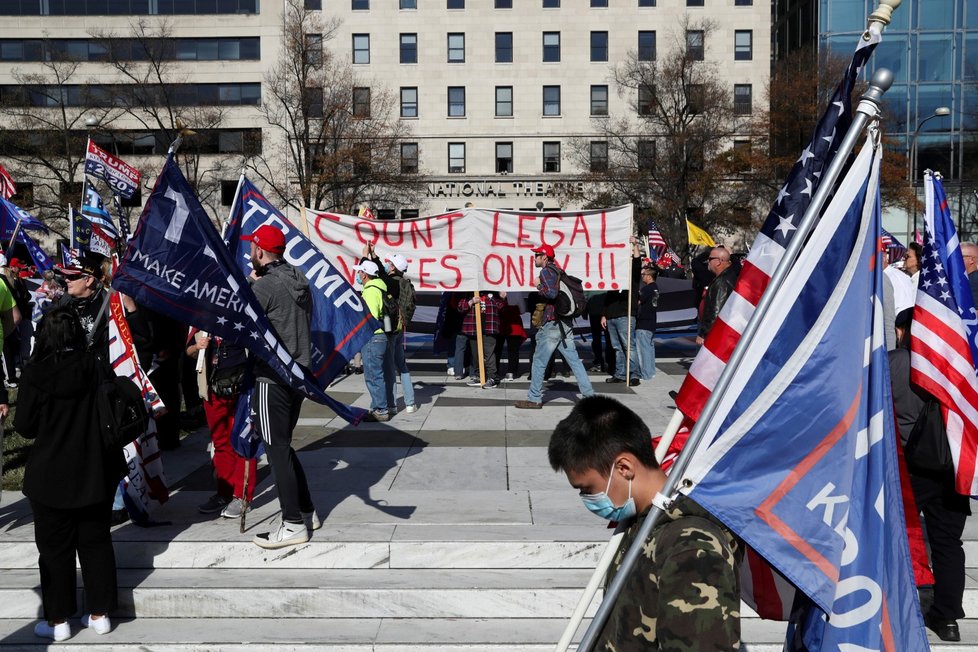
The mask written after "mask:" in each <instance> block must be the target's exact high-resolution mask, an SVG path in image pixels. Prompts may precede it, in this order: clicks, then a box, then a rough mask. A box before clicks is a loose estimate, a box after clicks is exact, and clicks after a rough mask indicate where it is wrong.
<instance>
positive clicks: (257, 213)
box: [224, 177, 380, 388]
mask: <svg viewBox="0 0 978 652" xmlns="http://www.w3.org/2000/svg"><path fill="white" fill-rule="evenodd" d="M263 224H271V225H272V226H274V227H276V228H278V229H281V231H282V233H284V234H285V259H286V260H287V261H288V262H289V263H290V264H292V265H294V266H295V267H297V268H299V269H300V270H301V271H302V273H303V274H305V276H306V278H307V279H309V291H310V294H311V295H312V300H313V308H312V324H311V331H312V332H311V335H312V347H313V350H312V369H311V371H312V373H313V375H314V376H315V377H316V380H317V381H319V384H320V386H321V387H324V388H325V387H326V386H328V385H329V383H330V382H331V381H332V380H333V379H334V378H335V377H336V376H337V375H338V374H339V372H340V371H342V369H343V367H344V366H346V363H347V362H349V361H350V360H351V359H352V358H353V356H354V355H355V354H356V353H357V352H358V351H360V349H362V348H363V345H364V344H366V342H367V341H368V340H369V339H370V338H371V336H372V335H373V333H374V330H376V329H377V328H380V323H379V322H377V320H375V319H374V318H373V317H371V316H370V313H369V312H367V311H365V310H364V306H363V301H362V300H361V298H360V293H359V292H357V291H356V289H355V288H354V287H353V286H352V285H350V283H349V282H348V281H347V280H346V277H345V276H344V275H343V272H342V271H341V270H339V269H337V267H336V266H335V265H333V264H332V263H331V262H330V261H328V260H327V259H326V257H325V256H323V254H322V253H321V252H320V251H319V250H318V249H316V247H314V246H313V244H312V243H311V242H309V239H308V238H306V237H305V236H304V235H303V234H302V232H301V231H300V230H299V229H297V228H295V226H293V225H292V223H291V222H289V221H288V220H287V219H286V218H285V217H284V216H283V215H282V214H281V213H280V212H279V211H277V210H276V209H275V207H274V206H272V204H271V203H270V202H269V201H268V200H267V199H265V197H264V196H263V195H262V194H261V192H259V190H258V188H256V187H255V186H254V184H252V183H251V182H250V181H249V180H248V179H246V178H244V177H242V178H241V181H240V183H238V193H237V195H236V196H235V200H234V208H233V210H232V213H231V221H230V222H229V224H228V228H227V232H226V233H225V235H224V240H225V242H227V245H228V248H229V249H230V250H231V253H232V255H233V256H234V259H235V261H236V262H237V263H238V267H239V268H240V269H241V271H242V272H243V273H244V274H246V275H247V274H250V273H251V258H250V257H249V254H248V246H247V243H243V242H242V241H241V236H242V235H245V234H248V233H254V231H255V230H256V229H257V228H258V227H259V226H261V225H263Z"/></svg>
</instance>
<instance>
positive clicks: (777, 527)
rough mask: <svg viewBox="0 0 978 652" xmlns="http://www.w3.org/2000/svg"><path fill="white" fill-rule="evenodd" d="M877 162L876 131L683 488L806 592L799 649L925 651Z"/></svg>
mask: <svg viewBox="0 0 978 652" xmlns="http://www.w3.org/2000/svg"><path fill="white" fill-rule="evenodd" d="M879 159H880V154H879V152H878V151H876V152H874V147H873V137H872V136H870V137H869V138H867V141H866V143H865V144H864V146H863V148H862V151H861V152H860V154H859V156H858V158H857V159H856V161H855V162H854V163H853V165H852V167H851V168H850V169H849V172H848V173H847V174H846V177H845V179H844V180H843V181H842V182H841V184H840V186H839V188H838V189H837V191H836V194H835V196H834V198H833V200H832V203H831V204H830V205H829V207H828V208H827V209H825V211H824V213H823V216H822V218H821V219H820V221H819V223H818V225H817V226H816V227H815V229H814V231H813V232H812V235H811V237H810V239H809V240H808V242H807V243H806V245H805V247H804V248H803V249H802V251H801V253H800V254H799V257H798V259H797V260H796V261H795V262H794V264H793V266H792V268H791V271H790V272H789V273H788V275H787V277H786V278H785V280H784V282H783V283H782V284H781V285H780V287H778V288H769V291H774V292H775V295H774V296H773V297H772V299H773V301H772V303H771V305H770V309H769V310H768V311H767V312H766V314H765V315H764V316H763V317H762V320H763V321H762V323H761V324H760V327H759V329H758V330H757V331H756V335H755V336H754V337H753V338H752V340H751V341H750V342H746V341H745V342H742V343H741V344H742V345H744V346H746V350H745V351H744V357H743V358H742V360H741V363H740V364H739V365H738V367H737V369H736V370H734V376H733V380H732V382H731V384H730V386H729V387H728V388H727V391H725V392H724V393H723V395H722V396H719V397H718V400H719V404H718V409H717V411H716V412H715V414H714V416H713V417H712V418H710V419H709V420H707V421H704V422H703V423H702V424H697V425H698V426H702V427H704V428H705V432H704V437H703V439H702V440H700V443H699V445H698V446H697V448H696V450H695V452H694V453H693V456H692V459H691V464H690V465H689V467H688V468H687V470H686V473H685V474H684V480H683V483H684V485H681V486H685V488H684V489H681V491H683V492H684V493H687V494H688V495H689V496H690V497H692V498H693V499H694V500H696V501H697V502H698V503H699V504H700V505H702V506H703V507H704V508H706V509H707V510H709V511H710V512H711V513H712V514H714V515H715V516H716V517H717V518H718V519H720V520H721V521H723V522H724V523H726V524H727V525H728V526H729V527H730V528H731V529H732V530H733V531H734V532H736V533H737V535H739V536H740V537H742V538H743V539H744V541H745V542H746V543H747V544H748V545H750V546H751V547H752V548H753V549H754V550H756V551H757V552H758V553H760V554H761V555H762V556H763V557H764V558H765V559H766V560H767V561H768V562H769V563H770V564H771V565H772V566H773V567H775V568H776V569H777V570H778V571H780V572H781V573H782V574H783V575H784V576H785V577H786V578H788V579H789V580H790V581H791V582H792V583H793V584H794V585H795V586H796V587H797V588H798V589H799V590H800V591H801V592H802V593H804V597H802V598H800V599H799V601H797V602H796V605H797V609H796V611H795V612H794V613H793V615H792V625H791V626H790V627H789V630H788V640H787V642H786V649H790V650H809V651H814V650H826V651H828V650H890V651H893V652H896V651H898V650H926V649H928V645H927V637H926V633H925V631H924V627H923V621H922V618H921V615H920V610H919V606H918V604H917V592H916V590H915V585H914V577H913V571H912V568H911V563H910V553H909V548H908V544H907V535H906V527H905V523H904V514H903V504H902V498H901V492H900V480H899V471H898V466H897V454H896V445H897V438H896V435H895V430H894V424H893V403H892V398H891V392H890V377H889V365H888V361H887V357H886V347H885V345H884V340H883V319H882V300H881V297H882V273H881V272H882V260H881V251H880V246H879V237H880V233H881V231H880V228H881V227H880V217H879V216H880V211H879ZM806 598H807V599H806ZM830 615H831V617H830Z"/></svg>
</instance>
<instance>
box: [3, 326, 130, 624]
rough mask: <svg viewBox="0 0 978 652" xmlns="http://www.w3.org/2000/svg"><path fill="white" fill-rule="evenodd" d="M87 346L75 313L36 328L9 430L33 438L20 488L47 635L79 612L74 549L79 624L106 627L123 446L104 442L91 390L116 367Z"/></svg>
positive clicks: (112, 585)
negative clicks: (81, 588) (78, 577)
mask: <svg viewBox="0 0 978 652" xmlns="http://www.w3.org/2000/svg"><path fill="white" fill-rule="evenodd" d="M86 349H87V347H86V340H85V331H84V330H83V329H82V326H81V323H80V322H79V321H78V317H77V316H76V315H75V313H74V311H72V310H71V309H69V308H57V309H55V310H52V311H51V312H49V313H48V314H47V315H45V316H44V318H43V319H42V320H41V323H40V324H39V326H38V333H37V341H36V344H35V349H34V354H33V355H32V356H31V359H30V361H29V362H28V364H27V365H26V366H25V368H24V373H23V376H22V377H21V385H20V392H19V393H18V396H17V413H16V416H15V417H14V427H15V428H16V429H17V432H19V433H20V434H21V435H23V436H24V437H27V438H28V439H33V440H34V444H33V446H31V451H30V455H29V457H28V459H27V466H26V468H25V471H24V494H25V495H26V496H27V497H28V499H30V502H31V510H32V511H33V512H34V539H35V542H36V544H37V550H38V553H39V557H38V567H39V569H40V572H41V599H42V602H43V605H44V618H45V620H42V621H41V622H39V623H38V624H37V625H36V626H35V627H34V633H35V634H36V635H37V636H40V637H43V638H53V639H54V640H56V641H63V640H65V639H67V638H69V637H70V636H71V629H70V628H69V626H68V622H67V619H68V617H69V616H71V615H72V614H74V613H75V611H76V610H77V604H76V601H75V594H76V588H75V554H76V553H77V555H78V559H79V562H80V563H81V570H82V579H83V581H84V583H85V604H86V610H87V611H88V614H86V615H85V616H83V617H82V626H83V627H91V628H92V629H94V630H95V631H96V632H97V633H99V634H105V633H107V632H108V631H109V629H110V628H111V625H110V623H109V617H108V613H109V612H110V611H112V610H114V609H115V608H116V592H117V589H116V567H115V553H114V552H113V550H112V535H111V533H110V531H109V530H110V518H111V514H112V497H113V495H114V493H115V489H116V486H117V484H118V482H119V479H120V478H121V477H122V470H123V468H124V466H125V462H124V459H123V457H122V451H121V450H120V449H115V450H109V449H107V448H106V447H105V445H104V444H103V443H102V438H101V436H100V433H99V429H98V422H97V419H96V414H95V392H96V389H97V387H98V384H99V383H98V379H99V378H100V377H102V374H104V373H106V372H108V373H112V372H111V369H108V366H107V365H106V364H105V363H104V362H101V361H100V360H99V359H98V358H97V357H96V356H95V355H94V354H92V353H89V352H88V351H87V350H86Z"/></svg>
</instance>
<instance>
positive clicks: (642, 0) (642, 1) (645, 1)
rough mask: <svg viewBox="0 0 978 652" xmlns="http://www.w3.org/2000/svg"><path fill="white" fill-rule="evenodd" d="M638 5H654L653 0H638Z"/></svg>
mask: <svg viewBox="0 0 978 652" xmlns="http://www.w3.org/2000/svg"><path fill="white" fill-rule="evenodd" d="M638 6H639V7H654V6H655V0H638Z"/></svg>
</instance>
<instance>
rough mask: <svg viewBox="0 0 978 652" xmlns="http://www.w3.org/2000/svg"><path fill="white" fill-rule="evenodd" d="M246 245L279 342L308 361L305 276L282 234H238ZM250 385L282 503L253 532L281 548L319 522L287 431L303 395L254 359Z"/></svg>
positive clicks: (255, 285)
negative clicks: (264, 526) (275, 523)
mask: <svg viewBox="0 0 978 652" xmlns="http://www.w3.org/2000/svg"><path fill="white" fill-rule="evenodd" d="M241 239H242V240H244V241H246V242H250V243H251V252H250V253H251V264H252V268H253V270H254V271H252V274H251V277H249V280H250V282H251V289H252V291H253V292H254V293H255V297H257V298H258V303H259V305H260V306H261V307H262V309H263V310H264V311H265V314H266V315H267V316H268V321H269V322H271V325H272V328H274V329H275V332H276V333H278V335H279V337H280V338H281V341H282V345H283V346H284V347H285V348H286V350H287V351H288V352H289V353H290V354H291V355H292V357H293V358H294V359H295V361H296V362H298V363H299V364H300V365H302V366H303V367H306V368H308V367H309V365H310V363H311V355H310V345H309V341H310V334H309V322H310V319H311V310H312V297H311V296H310V294H309V280H308V279H307V278H306V277H305V276H304V275H303V274H302V272H300V271H299V270H298V269H296V268H295V267H293V266H292V265H290V264H289V263H287V262H286V261H285V259H284V258H283V257H282V255H283V254H284V253H285V236H284V235H283V234H282V231H281V230H280V229H277V228H275V227H274V226H271V225H269V224H265V225H263V226H260V227H258V229H257V230H255V232H254V233H251V234H250V235H244V236H241ZM254 372H255V387H254V389H253V390H252V395H251V421H252V423H254V424H255V427H256V428H257V429H258V433H259V434H260V435H261V438H262V441H264V442H265V452H266V454H267V456H268V466H269V467H270V468H271V470H272V478H273V479H274V481H275V487H276V489H278V500H279V504H280V505H281V507H282V524H281V525H280V526H279V528H278V529H277V530H273V531H271V532H265V533H262V534H258V535H255V538H254V542H255V544H256V545H258V546H260V547H262V548H269V549H273V548H284V547H286V546H294V545H297V544H300V543H305V542H306V541H308V540H309V533H310V531H312V530H316V529H319V527H320V526H321V523H320V521H319V518H318V517H317V516H316V509H315V507H314V506H313V504H312V495H311V494H310V493H309V485H308V484H307V482H306V474H305V472H304V471H303V469H302V464H301V463H300V462H299V458H298V456H297V455H296V453H295V449H293V448H292V431H293V430H294V429H295V425H296V423H297V422H298V420H299V410H300V408H301V407H302V400H303V398H304V396H303V394H301V393H299V392H297V391H295V390H294V389H293V388H292V387H291V386H290V385H287V384H285V383H284V382H282V380H281V378H280V377H279V375H278V374H277V373H276V372H275V370H273V369H272V368H271V367H270V366H269V365H268V364H266V363H264V362H263V361H262V360H260V359H259V360H256V361H255V369H254Z"/></svg>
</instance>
